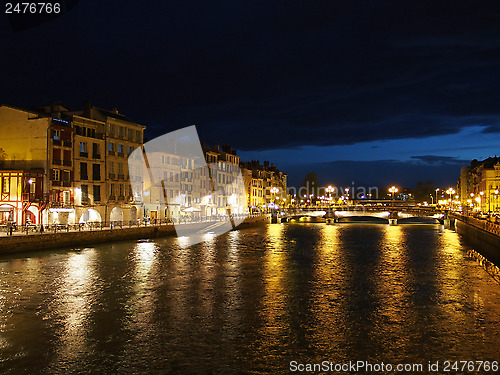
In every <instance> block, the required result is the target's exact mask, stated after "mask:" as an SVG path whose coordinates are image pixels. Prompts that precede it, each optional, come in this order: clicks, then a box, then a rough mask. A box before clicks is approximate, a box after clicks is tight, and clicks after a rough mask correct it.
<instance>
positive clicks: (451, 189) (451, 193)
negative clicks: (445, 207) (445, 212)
mask: <svg viewBox="0 0 500 375" xmlns="http://www.w3.org/2000/svg"><path fill="white" fill-rule="evenodd" d="M446 194H448V195H449V196H450V198H449V206H450V209H451V196H452V195H453V194H455V190H454V189H453V188H449V189H448V190H446Z"/></svg>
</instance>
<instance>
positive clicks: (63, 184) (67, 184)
mask: <svg viewBox="0 0 500 375" xmlns="http://www.w3.org/2000/svg"><path fill="white" fill-rule="evenodd" d="M62 186H64V187H71V181H63V183H62Z"/></svg>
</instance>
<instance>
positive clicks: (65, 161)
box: [63, 160, 71, 167]
mask: <svg viewBox="0 0 500 375" xmlns="http://www.w3.org/2000/svg"><path fill="white" fill-rule="evenodd" d="M63 165H65V166H66V167H71V160H63Z"/></svg>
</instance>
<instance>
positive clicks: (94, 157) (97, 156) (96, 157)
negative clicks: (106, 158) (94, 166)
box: [92, 154, 101, 159]
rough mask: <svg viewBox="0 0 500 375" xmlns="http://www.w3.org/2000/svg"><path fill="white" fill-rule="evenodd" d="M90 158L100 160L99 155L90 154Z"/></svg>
mask: <svg viewBox="0 0 500 375" xmlns="http://www.w3.org/2000/svg"><path fill="white" fill-rule="evenodd" d="M92 158H93V159H100V158H101V154H92Z"/></svg>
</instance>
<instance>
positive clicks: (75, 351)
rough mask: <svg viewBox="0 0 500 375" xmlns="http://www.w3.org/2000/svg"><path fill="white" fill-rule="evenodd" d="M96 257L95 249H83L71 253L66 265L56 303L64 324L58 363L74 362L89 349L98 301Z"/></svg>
mask: <svg viewBox="0 0 500 375" xmlns="http://www.w3.org/2000/svg"><path fill="white" fill-rule="evenodd" d="M95 258H96V252H95V249H93V248H90V249H84V250H83V251H81V252H80V253H73V254H70V255H69V256H68V258H67V260H66V262H65V264H64V266H63V275H62V277H61V280H62V283H61V284H60V285H59V288H58V290H57V291H56V293H55V301H54V304H53V309H55V310H56V311H57V314H58V315H59V316H60V320H61V321H62V323H63V325H62V327H61V332H60V333H59V334H58V336H59V340H60V344H58V345H57V348H58V352H57V357H58V359H57V361H62V362H68V361H72V360H75V359H76V358H78V356H79V355H80V353H82V352H85V351H86V350H88V348H87V346H88V344H89V343H88V337H87V332H88V329H89V324H90V322H89V315H90V314H91V312H92V305H93V304H94V302H95V301H96V300H97V299H98V298H99V290H98V288H97V286H98V280H97V275H96V270H95Z"/></svg>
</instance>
